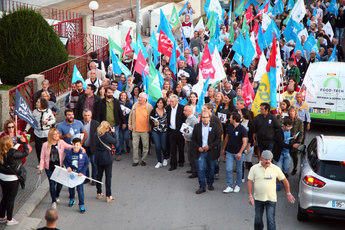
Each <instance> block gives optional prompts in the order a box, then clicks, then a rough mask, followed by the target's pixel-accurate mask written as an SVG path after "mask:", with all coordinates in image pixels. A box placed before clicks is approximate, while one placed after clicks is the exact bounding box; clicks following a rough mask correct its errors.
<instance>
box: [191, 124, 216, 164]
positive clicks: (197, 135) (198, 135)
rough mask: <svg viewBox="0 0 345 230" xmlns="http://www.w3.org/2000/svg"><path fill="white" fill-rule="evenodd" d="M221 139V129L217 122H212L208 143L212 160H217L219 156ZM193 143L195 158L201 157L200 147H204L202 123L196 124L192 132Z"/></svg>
mask: <svg viewBox="0 0 345 230" xmlns="http://www.w3.org/2000/svg"><path fill="white" fill-rule="evenodd" d="M220 139H221V131H220V130H219V129H218V125H217V124H216V123H213V122H210V130H209V133H208V141H207V145H208V146H209V148H210V149H209V150H208V154H209V156H210V157H211V159H212V160H217V159H218V157H219V153H220V152H219V148H218V147H219V144H220ZM192 143H193V145H194V152H195V159H198V158H199V157H200V154H201V153H200V152H199V151H198V148H199V147H202V123H198V124H196V125H195V126H194V129H193V134H192Z"/></svg>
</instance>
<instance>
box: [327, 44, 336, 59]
mask: <svg viewBox="0 0 345 230" xmlns="http://www.w3.org/2000/svg"><path fill="white" fill-rule="evenodd" d="M336 55H337V47H336V46H334V47H333V52H332V54H331V56H330V57H329V59H328V61H329V62H335V57H336Z"/></svg>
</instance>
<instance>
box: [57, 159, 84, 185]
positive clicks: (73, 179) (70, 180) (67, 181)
mask: <svg viewBox="0 0 345 230" xmlns="http://www.w3.org/2000/svg"><path fill="white" fill-rule="evenodd" d="M85 178H86V177H85V176H84V175H83V176H78V173H75V172H68V171H67V169H65V168H61V167H59V166H56V165H55V169H54V171H53V174H52V176H51V177H50V179H51V180H53V181H56V182H58V183H60V184H62V185H65V186H67V187H69V188H74V187H76V186H78V185H80V184H82V183H84V180H85Z"/></svg>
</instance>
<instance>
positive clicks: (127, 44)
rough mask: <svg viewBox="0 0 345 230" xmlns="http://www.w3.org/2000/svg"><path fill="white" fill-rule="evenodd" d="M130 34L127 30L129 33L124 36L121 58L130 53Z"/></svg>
mask: <svg viewBox="0 0 345 230" xmlns="http://www.w3.org/2000/svg"><path fill="white" fill-rule="evenodd" d="M130 33H131V28H129V31H128V33H127V36H126V40H125V43H124V44H123V47H122V49H123V53H122V56H125V55H126V54H128V53H130V52H132V51H133V50H132V47H131V41H130V36H131V35H130Z"/></svg>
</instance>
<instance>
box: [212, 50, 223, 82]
mask: <svg viewBox="0 0 345 230" xmlns="http://www.w3.org/2000/svg"><path fill="white" fill-rule="evenodd" d="M212 65H213V67H214V69H215V70H216V73H215V74H214V79H211V78H210V82H209V84H213V83H216V82H218V81H221V80H223V79H225V78H226V74H225V71H224V67H223V62H222V58H221V57H220V55H219V52H218V50H217V49H215V51H213V54H212Z"/></svg>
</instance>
